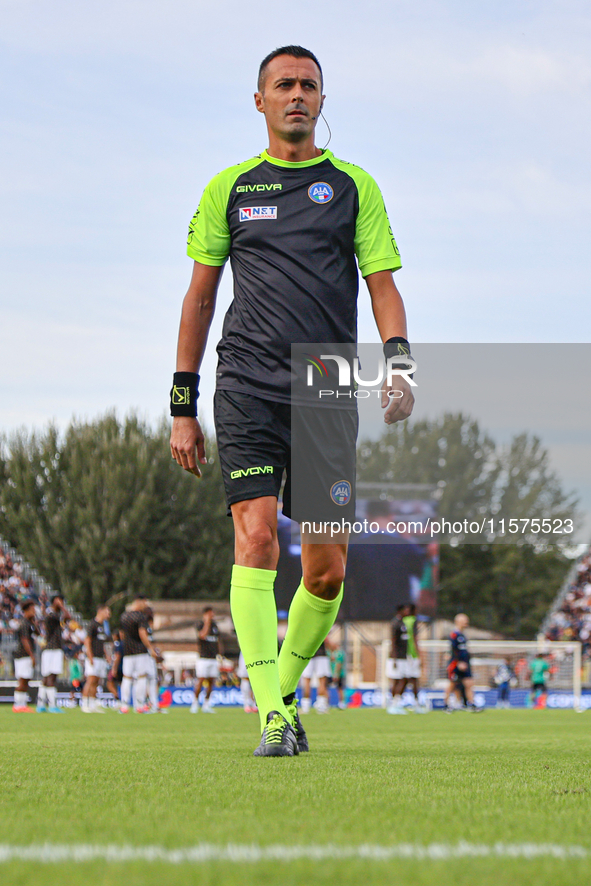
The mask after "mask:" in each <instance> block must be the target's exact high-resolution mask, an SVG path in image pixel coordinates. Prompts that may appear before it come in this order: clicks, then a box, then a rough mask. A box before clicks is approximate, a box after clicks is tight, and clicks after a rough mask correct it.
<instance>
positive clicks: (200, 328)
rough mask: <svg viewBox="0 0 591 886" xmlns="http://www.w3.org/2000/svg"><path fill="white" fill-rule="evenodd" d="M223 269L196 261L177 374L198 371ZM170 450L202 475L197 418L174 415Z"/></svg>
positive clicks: (184, 314)
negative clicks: (199, 464) (199, 463)
mask: <svg viewBox="0 0 591 886" xmlns="http://www.w3.org/2000/svg"><path fill="white" fill-rule="evenodd" d="M222 271H223V266H222V267H218V266H215V265H204V264H201V263H200V262H197V261H196V262H194V265H193V275H192V277H191V283H190V284H189V289H188V290H187V294H186V296H185V299H184V301H183V311H182V315H181V325H180V329H179V340H178V348H177V360H176V371H177V372H198V371H199V367H200V365H201V361H202V359H203V354H204V352H205V346H206V344H207V336H208V334H209V327H210V326H211V321H212V319H213V314H214V310H215V301H216V296H217V290H218V286H219V283H220V279H221V276H222ZM170 451H171V453H172V457H173V458H174V459H175V461H176V462H177V463H178V464H179V465H180V466H181V467H182V468H184V469H185V470H186V471H189V473H191V474H195V476H196V477H200V476H201V471H200V469H199V466H198V464H197V461H200V462H201V464H206V463H207V458H206V456H205V445H204V437H203V431H202V430H201V425H200V424H199V422H198V421H197V419H196V418H191V417H190V416H184V415H183V416H175V417H174V418H173V421H172V433H171V436H170Z"/></svg>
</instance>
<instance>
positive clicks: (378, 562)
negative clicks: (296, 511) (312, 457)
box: [275, 498, 439, 621]
mask: <svg viewBox="0 0 591 886" xmlns="http://www.w3.org/2000/svg"><path fill="white" fill-rule="evenodd" d="M435 516H436V502H435V501H432V500H429V501H425V500H401V499H396V500H391V501H382V500H372V499H368V498H360V499H357V505H356V518H357V520H358V521H360V522H361V523H364V521H368V522H371V523H372V524H373V528H374V531H373V532H367V533H360V534H357V535H356V536H355V537H354V543H353V544H351V545H350V547H349V555H348V563H347V576H346V579H345V597H344V600H343V605H342V606H341V609H340V613H339V619H341V620H347V621H389V620H390V619H392V618H393V616H394V613H395V610H396V607H397V606H398V604H400V603H408V602H412V603H415V605H416V607H417V612H418V613H419V614H421V615H425V616H429V617H433V616H434V615H435V610H436V604H437V583H438V576H439V545H438V544H437V542H433V541H432V540H430V539H427V538H425V537H424V536H423V534H422V532H421V527H424V526H425V525H426V523H427V520H428V519H429V518H430V517H431V518H433V517H435ZM392 521H394V522H395V523H396V526H397V527H398V529H399V530H400V531H398V532H396V533H394V534H393V533H392V532H390V531H388V532H385V533H384V535H382V534H380V533H379V532H376V531H375V525H376V523H379V524H381V523H382V522H384V524H386V523H391V522H392ZM409 529H411V530H412V531H408V530H409ZM278 536H279V549H280V554H279V565H278V570H277V580H276V582H275V593H276V598H277V607H278V609H279V610H280V611H281V610H284V611H285V610H287V609H288V608H289V604H290V602H291V598H292V597H293V594H294V591H295V589H296V588H297V586H298V584H299V582H300V580H301V574H302V573H301V563H300V555H301V544H300V539H299V533H298V530H297V526H296V525H294V524H293V523H292V521H291V520H289V519H288V518H287V517H284V516H283V514H282V513H281V512H279V514H278Z"/></svg>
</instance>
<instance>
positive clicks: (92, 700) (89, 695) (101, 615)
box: [80, 604, 111, 714]
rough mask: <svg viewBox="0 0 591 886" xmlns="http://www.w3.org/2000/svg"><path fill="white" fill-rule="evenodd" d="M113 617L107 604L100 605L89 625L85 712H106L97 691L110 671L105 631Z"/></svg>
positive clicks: (86, 642)
mask: <svg viewBox="0 0 591 886" xmlns="http://www.w3.org/2000/svg"><path fill="white" fill-rule="evenodd" d="M110 617H111V610H110V609H109V607H108V606H107V605H106V604H103V605H102V606H99V608H98V609H97V613H96V615H95V617H94V618H93V619H92V621H91V622H90V624H89V625H88V630H87V632H86V637H85V638H84V650H85V652H86V662H85V664H84V675H85V677H86V683H85V685H84V689H83V691H82V702H81V705H80V707H81V708H82V710H83V711H84V713H85V714H104V713H105V711H104V709H103V708H102V707H101V706H100V705H99V703H98V701H97V698H96V693H97V689H98V685H99V682H100V681H101V680H104V679H105V678H106V676H107V674H108V671H109V662H108V661H107V656H106V653H105V643H106V642H107V640H108V637H107V633H106V631H105V622H106V621H108V620H109V618H110Z"/></svg>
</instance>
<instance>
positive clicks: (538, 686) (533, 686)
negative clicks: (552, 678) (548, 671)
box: [531, 683, 546, 692]
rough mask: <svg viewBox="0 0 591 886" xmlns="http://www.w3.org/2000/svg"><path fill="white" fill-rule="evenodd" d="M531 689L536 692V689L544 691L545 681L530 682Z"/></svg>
mask: <svg viewBox="0 0 591 886" xmlns="http://www.w3.org/2000/svg"><path fill="white" fill-rule="evenodd" d="M531 691H532V692H538V691H539V692H545V691H546V684H545V683H532V684H531Z"/></svg>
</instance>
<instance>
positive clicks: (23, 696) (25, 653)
mask: <svg viewBox="0 0 591 886" xmlns="http://www.w3.org/2000/svg"><path fill="white" fill-rule="evenodd" d="M21 612H22V615H21V617H20V618H19V622H18V628H17V630H16V649H15V650H14V656H13V657H14V676H15V679H16V680H18V684H17V687H16V689H15V690H14V704H13V706H12V710H13V711H14V712H15V714H28V713H32V708H29V707H27V690H28V688H29V680H32V679H33V676H34V671H35V641H34V640H33V636H34V635H35V634H36V633H37V629H36V625H35V601H34V600H23V602H22V603H21Z"/></svg>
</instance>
